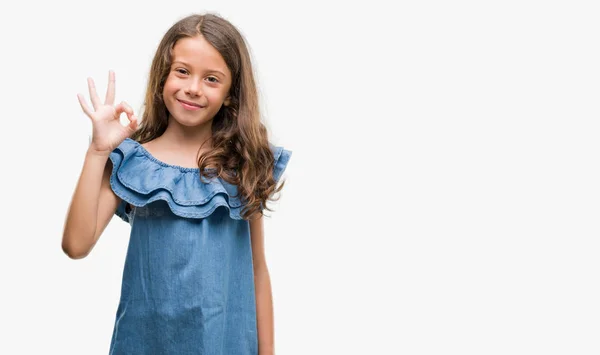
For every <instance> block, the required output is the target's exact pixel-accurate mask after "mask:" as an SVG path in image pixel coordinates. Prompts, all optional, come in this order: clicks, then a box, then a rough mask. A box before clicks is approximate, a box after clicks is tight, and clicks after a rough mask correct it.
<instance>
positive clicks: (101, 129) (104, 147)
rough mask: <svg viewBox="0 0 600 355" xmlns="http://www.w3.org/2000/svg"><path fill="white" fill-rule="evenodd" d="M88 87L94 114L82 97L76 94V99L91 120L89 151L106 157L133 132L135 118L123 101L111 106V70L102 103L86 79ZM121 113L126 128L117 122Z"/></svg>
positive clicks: (93, 86)
mask: <svg viewBox="0 0 600 355" xmlns="http://www.w3.org/2000/svg"><path fill="white" fill-rule="evenodd" d="M88 87H89V90H90V99H91V101H92V105H93V107H94V112H92V111H91V110H90V108H89V107H88V105H87V104H86V103H85V99H84V98H83V95H81V94H77V98H78V99H79V104H80V105H81V108H82V109H83V112H85V114H86V115H87V116H88V117H89V118H90V119H91V120H92V127H93V131H92V143H91V144H90V149H91V150H93V151H94V153H98V154H102V155H107V156H108V155H109V154H110V153H111V152H112V151H113V150H114V149H115V148H116V147H117V146H118V145H119V144H121V142H123V141H124V140H125V138H127V137H129V136H130V135H131V134H133V133H134V132H135V130H136V129H137V122H138V121H137V117H136V116H135V115H134V113H133V109H131V107H130V106H129V105H128V104H127V103H126V102H125V101H123V102H121V103H120V104H118V105H117V106H113V105H114V101H115V73H114V72H113V71H112V70H111V71H109V74H108V89H107V90H106V99H105V100H104V103H102V102H100V98H99V97H98V94H97V93H96V85H95V84H94V80H92V78H88ZM123 112H125V113H126V114H127V118H128V119H129V124H128V125H127V126H123V125H122V124H121V122H120V121H119V116H120V115H121V114H122V113H123Z"/></svg>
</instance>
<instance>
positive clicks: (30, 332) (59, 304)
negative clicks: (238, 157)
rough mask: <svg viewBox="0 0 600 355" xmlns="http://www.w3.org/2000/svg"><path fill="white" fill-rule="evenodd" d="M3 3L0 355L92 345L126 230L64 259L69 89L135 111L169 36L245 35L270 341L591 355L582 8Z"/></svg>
mask: <svg viewBox="0 0 600 355" xmlns="http://www.w3.org/2000/svg"><path fill="white" fill-rule="evenodd" d="M6 6H7V5H2V9H0V26H1V28H0V36H2V38H1V42H0V43H1V46H2V54H1V56H0V60H1V61H2V62H1V68H2V77H1V84H0V85H1V86H0V88H1V90H2V92H1V96H0V100H2V101H1V104H2V116H1V120H2V125H1V127H2V128H1V135H2V139H0V148H1V150H0V151H1V154H2V163H1V164H2V174H1V179H2V193H1V195H2V201H3V204H2V221H1V222H2V224H1V225H2V230H0V235H1V237H0V243H1V245H0V263H1V265H0V266H1V280H2V281H1V282H2V284H1V285H2V286H1V290H2V292H1V293H0V297H1V302H0V327H1V331H2V336H1V338H2V341H1V342H0V353H3V354H63V355H66V354H107V353H108V346H109V342H110V337H111V333H112V327H113V324H114V317H115V312H116V308H117V305H118V297H119V292H120V282H121V272H122V267H123V263H124V257H125V252H126V247H127V241H128V232H129V226H128V225H127V224H126V223H124V222H122V221H120V220H119V219H118V218H117V217H115V218H114V219H113V221H112V222H111V223H110V224H109V226H108V228H107V230H106V231H105V233H104V234H103V236H102V238H101V239H100V241H99V243H98V244H97V246H96V247H95V249H94V250H93V251H92V253H91V254H90V255H89V256H88V257H87V258H85V259H83V260H78V261H74V260H70V259H69V258H68V257H66V256H65V255H64V254H63V253H62V251H61V247H60V242H61V238H62V228H63V222H64V219H65V215H66V211H67V208H68V205H69V202H70V199H71V196H72V193H73V190H74V187H75V184H76V182H77V179H78V177H79V173H80V171H81V167H82V163H83V158H84V154H85V150H86V147H87V144H88V134H89V133H90V132H91V123H90V121H89V119H88V118H87V117H86V116H85V115H84V114H83V112H81V109H80V107H79V104H78V102H77V98H76V94H77V93H78V92H81V93H84V94H86V96H87V91H86V90H87V85H86V78H87V77H88V76H91V77H93V78H94V79H95V80H96V83H97V85H98V88H99V92H101V93H103V92H104V90H105V88H106V80H107V76H108V70H109V69H113V70H115V72H116V76H117V102H118V101H120V100H126V101H127V102H129V103H130V104H131V105H132V106H133V107H134V108H135V109H136V111H139V108H140V107H141V105H142V98H143V95H144V92H143V90H144V89H145V85H146V78H147V72H148V69H149V66H150V62H151V59H152V56H153V54H154V51H155V49H156V46H157V45H158V42H159V41H160V39H161V37H162V35H163V34H164V32H165V31H166V30H167V29H168V28H169V27H170V26H171V24H173V23H174V22H175V21H177V20H178V19H180V18H182V17H184V16H186V15H188V14H191V13H193V12H205V11H211V12H217V13H219V14H221V15H222V16H224V17H226V18H227V19H229V20H230V21H231V22H232V23H234V24H235V25H236V26H237V27H238V28H239V29H240V31H241V32H242V33H243V34H244V36H245V37H246V39H247V41H248V43H249V45H250V48H251V52H252V56H253V60H254V61H255V62H254V64H255V69H256V75H257V80H258V83H259V86H260V87H259V90H260V94H261V100H262V101H261V103H262V107H263V114H264V120H265V123H266V124H267V126H268V128H269V130H270V132H271V141H272V142H274V143H276V144H277V145H281V146H284V147H285V148H286V149H289V150H292V151H293V156H292V158H291V160H290V163H289V166H288V169H287V170H286V172H285V175H284V177H285V178H286V181H287V182H286V187H285V188H284V190H283V192H282V195H281V199H280V201H279V202H278V203H277V204H274V205H273V206H274V208H275V209H276V212H274V213H272V214H271V215H272V217H271V218H270V219H267V222H266V223H267V224H266V236H265V237H266V248H267V261H268V264H269V269H270V274H271V281H272V286H273V297H274V306H275V327H276V328H275V336H276V341H275V343H276V351H277V354H279V355H293V354H301V355H306V354H327V355H330V354H461V355H465V354H477V355H479V354H511V355H514V354H579V355H581V354H598V353H600V341H599V337H598V334H599V333H600V323H599V322H598V319H600V302H599V299H600V286H599V277H600V275H599V270H600V269H599V267H600V258H599V257H598V255H599V252H600V250H599V249H600V241H599V232H600V223H599V219H598V216H599V214H600V202H599V201H600V189H599V186H600V185H599V181H600V170H599V168H598V151H599V148H600V146H599V140H598V132H599V128H600V123H599V120H598V115H599V107H600V105H599V101H598V98H599V97H600V84H599V83H600V70H599V66H600V51H599V43H600V41H599V40H600V38H599V37H600V21H598V18H599V15H600V11H599V8H598V7H597V6H596V5H595V2H593V1H587V2H584V1H494V2H492V1H452V2H448V1H418V2H417V1H414V2H399V3H398V2H397V3H395V5H393V6H395V8H394V7H393V6H392V5H391V3H390V4H389V5H385V6H384V5H383V2H377V1H367V2H362V3H356V4H355V5H349V4H348V3H346V2H339V3H336V2H326V1H312V2H311V1H302V2H296V3H294V4H291V3H287V2H280V3H279V4H272V3H269V4H267V3H257V2H249V1H239V2H231V1H223V0H221V1H167V2H162V3H155V4H150V3H148V4H143V3H142V2H139V3H138V2H136V3H135V4H134V3H130V2H126V1H119V2H116V1H115V2H111V1H102V2H100V1H98V2H93V3H92V2H86V1H80V2H72V3H70V4H67V3H66V2H61V1H52V2H41V1H38V2H17V3H14V4H11V7H10V8H8V7H6Z"/></svg>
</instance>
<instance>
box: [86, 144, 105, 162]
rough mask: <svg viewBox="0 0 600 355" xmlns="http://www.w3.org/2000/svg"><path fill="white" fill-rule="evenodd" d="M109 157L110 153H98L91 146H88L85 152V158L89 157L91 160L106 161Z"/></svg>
mask: <svg viewBox="0 0 600 355" xmlns="http://www.w3.org/2000/svg"><path fill="white" fill-rule="evenodd" d="M109 155H110V152H105V151H99V150H96V149H94V147H92V146H90V147H89V148H88V150H87V152H86V157H89V158H91V159H101V160H107V159H108V156H109Z"/></svg>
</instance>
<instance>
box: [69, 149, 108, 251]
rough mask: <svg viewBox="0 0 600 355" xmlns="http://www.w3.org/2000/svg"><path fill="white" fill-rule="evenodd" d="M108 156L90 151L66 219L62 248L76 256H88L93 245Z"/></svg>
mask: <svg viewBox="0 0 600 355" xmlns="http://www.w3.org/2000/svg"><path fill="white" fill-rule="evenodd" d="M107 160H108V156H101V155H98V154H94V153H93V152H92V151H90V150H88V152H87V153H86V156H85V161H84V163H83V168H82V171H81V175H80V177H79V181H78V182H77V186H76V188H75V192H74V194H73V197H72V200H71V204H70V206H69V211H68V212H67V219H66V221H65V226H64V231H63V240H62V248H63V250H64V251H65V252H66V253H67V254H69V255H70V256H73V257H79V256H82V255H85V254H86V252H87V251H89V248H90V247H91V246H92V244H93V239H94V234H95V232H96V224H97V216H98V200H99V195H100V186H101V184H102V174H103V172H104V168H105V166H106V162H107Z"/></svg>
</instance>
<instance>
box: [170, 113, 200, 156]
mask: <svg viewBox="0 0 600 355" xmlns="http://www.w3.org/2000/svg"><path fill="white" fill-rule="evenodd" d="M211 137H212V120H210V121H208V122H205V123H203V124H201V125H198V126H194V127H188V126H183V125H181V124H179V123H178V122H177V121H176V120H174V119H173V118H172V117H169V124H168V126H167V129H166V130H165V133H163V134H162V135H161V136H160V140H161V141H163V143H168V145H169V146H171V147H174V148H177V149H180V150H194V151H198V149H200V146H201V145H202V143H204V141H206V140H208V141H207V142H206V143H205V144H204V146H203V147H202V150H206V149H210V148H211V147H212V142H211V140H210V138H211Z"/></svg>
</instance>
